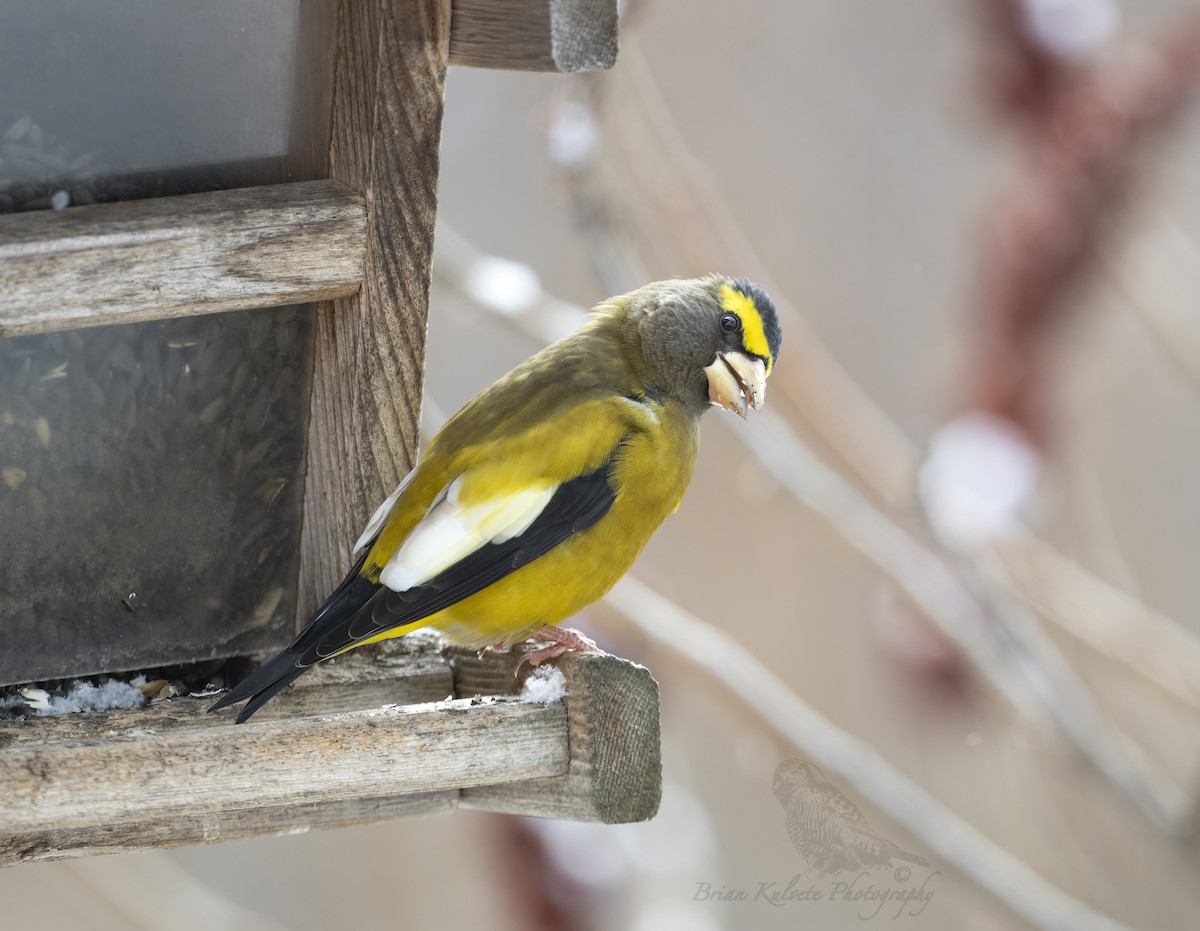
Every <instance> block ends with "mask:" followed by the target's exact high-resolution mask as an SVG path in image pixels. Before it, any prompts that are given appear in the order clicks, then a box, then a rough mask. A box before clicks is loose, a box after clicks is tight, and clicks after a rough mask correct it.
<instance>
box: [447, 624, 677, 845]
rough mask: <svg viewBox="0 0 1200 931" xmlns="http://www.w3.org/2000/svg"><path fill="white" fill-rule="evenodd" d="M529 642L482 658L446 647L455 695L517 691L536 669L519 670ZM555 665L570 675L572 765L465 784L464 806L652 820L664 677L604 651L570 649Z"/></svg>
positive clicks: (612, 820) (614, 820) (658, 787)
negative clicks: (494, 781)
mask: <svg viewBox="0 0 1200 931" xmlns="http://www.w3.org/2000/svg"><path fill="white" fill-rule="evenodd" d="M531 648H532V647H529V646H527V645H522V646H519V647H518V648H517V649H515V650H513V651H511V652H500V653H494V652H490V651H489V652H487V653H485V654H483V656H482V657H477V656H476V655H475V654H474V653H469V652H465V651H448V655H449V657H450V660H451V665H452V666H453V667H454V686H455V694H456V695H459V696H462V697H466V696H469V695H471V694H474V693H479V694H483V695H504V694H515V693H516V692H517V691H519V689H520V687H521V685H522V684H523V682H524V680H525V679H526V678H527V677H528V676H529V674H530V672H531V670H530V668H529V667H528V666H525V667H523V668H522V669H521V670H520V675H519V676H518V675H516V674H515V670H516V664H517V662H518V660H519V659H520V656H521V654H522V653H523V652H524V651H525V650H526V649H531ZM556 665H557V666H558V668H559V669H561V670H562V672H563V674H564V675H565V676H566V680H567V695H566V704H567V711H568V713H569V714H570V719H569V728H570V732H569V741H568V742H569V745H570V750H571V760H570V765H569V766H568V767H567V771H566V772H565V773H562V774H557V775H554V776H551V777H546V778H538V779H531V780H524V781H519V780H514V781H511V782H507V783H505V784H488V785H479V786H478V787H476V788H464V789H463V792H462V805H463V806H465V807H467V808H482V809H485V810H487V811H502V812H507V813H509V814H516V815H534V816H538V817H543V818H564V819H567V820H570V821H600V822H603V823H605V824H624V823H627V822H631V821H647V820H649V819H650V818H653V817H654V815H655V814H656V813H657V812H658V805H659V801H660V800H661V798H662V751H661V741H660V735H659V704H658V683H657V682H655V681H654V677H653V676H651V675H650V671H649V670H648V669H646V667H644V666H639V665H637V664H636V663H631V662H629V661H628V660H624V659H620V658H618V657H616V656H610V655H608V654H606V653H601V654H595V653H568V654H566V655H565V656H563V657H562V658H561V659H560V660H557V661H556Z"/></svg>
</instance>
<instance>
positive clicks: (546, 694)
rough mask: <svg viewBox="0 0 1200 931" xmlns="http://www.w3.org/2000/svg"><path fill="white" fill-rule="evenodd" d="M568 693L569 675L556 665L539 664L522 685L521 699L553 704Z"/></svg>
mask: <svg viewBox="0 0 1200 931" xmlns="http://www.w3.org/2000/svg"><path fill="white" fill-rule="evenodd" d="M566 694H567V677H566V676H564V675H563V674H562V670H560V669H559V668H558V667H556V666H549V665H547V666H538V667H537V668H536V669H534V670H533V672H531V673H530V674H529V678H527V679H526V680H525V684H524V685H523V686H522V687H521V701H524V702H530V703H538V704H542V705H552V704H554V703H555V702H556V701H558V700H559V699H561V698H563V697H564V696H565V695H566Z"/></svg>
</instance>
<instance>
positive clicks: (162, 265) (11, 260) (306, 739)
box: [0, 0, 660, 864]
mask: <svg viewBox="0 0 1200 931" xmlns="http://www.w3.org/2000/svg"><path fill="white" fill-rule="evenodd" d="M66 6H69V7H70V9H62V10H60V9H57V7H56V6H55V5H53V4H52V5H51V6H50V7H47V6H46V5H44V4H34V5H29V4H19V3H9V2H7V0H0V19H3V21H4V22H5V32H4V34H3V36H0V51H2V52H3V54H2V55H0V479H2V482H0V626H2V627H3V630H4V635H5V645H6V648H5V650H4V651H2V652H0V685H4V684H11V683H21V682H29V681H35V680H39V681H40V680H47V679H61V678H69V677H74V676H82V675H90V674H97V673H107V672H117V671H122V670H132V669H141V668H148V667H154V666H162V665H167V664H177V663H194V662H198V661H205V660H214V659H219V658H223V657H230V656H247V655H261V654H265V653H269V652H271V651H273V650H275V649H278V648H280V647H282V646H285V645H286V644H287V643H288V642H289V641H290V640H291V638H292V636H293V635H294V634H295V632H296V630H297V625H298V624H301V623H303V622H304V621H305V620H307V618H308V617H309V616H310V614H311V611H312V610H313V608H314V607H315V606H316V605H317V604H318V603H319V601H320V599H321V598H322V597H323V596H324V594H326V593H327V592H328V591H329V590H330V589H331V587H332V586H333V585H334V584H336V582H337V581H338V580H339V579H340V577H341V575H342V574H343V573H344V571H345V569H346V568H347V566H348V558H349V553H348V548H349V544H350V542H351V541H353V540H354V538H355V537H356V535H357V533H358V531H359V529H361V525H362V524H363V523H364V522H365V520H366V518H367V517H368V516H369V515H370V513H371V512H372V511H373V509H374V507H375V505H376V504H377V503H378V502H379V501H380V500H382V499H383V498H384V497H385V496H386V495H387V494H388V492H389V491H390V490H391V489H392V488H393V487H394V486H395V485H396V483H397V482H398V481H399V480H400V478H401V477H402V476H403V475H404V474H405V473H406V472H407V470H408V469H409V467H410V466H411V464H412V462H413V459H414V456H415V453H416V449H417V432H418V422H419V414H420V405H421V384H422V376H423V364H424V348H425V330H426V319H427V311H428V296H429V283H430V259H431V252H432V240H433V228H434V217H435V213H436V206H437V204H436V198H437V184H438V161H439V143H440V138H441V123H442V110H443V100H444V87H445V75H446V67H447V65H448V64H459V65H470V66H483V67H500V68H517V69H523V70H543V71H578V70H587V69H592V68H603V67H608V66H610V65H611V64H612V62H613V60H614V58H615V54H616V9H615V7H616V3H615V0H453V4H451V0H365V2H357V0H324V2H313V3H299V2H296V3H292V4H289V3H286V2H285V3H279V2H275V0H270V2H268V0H253V2H238V3H217V4H215V5H213V6H212V7H211V8H210V7H209V6H205V7H204V8H203V9H202V10H194V9H192V8H191V7H189V6H187V5H186V4H180V5H170V4H169V5H167V6H166V7H164V8H162V9H161V10H157V11H154V12H152V13H150V14H146V13H145V11H141V12H139V13H137V15H136V16H135V15H134V14H133V13H131V12H129V11H127V10H126V9H125V7H124V6H123V5H122V4H119V3H117V2H115V0H96V2H93V3H89V4H84V5H78V4H67V5H66ZM281 11H282V12H281ZM49 35H53V36H54V38H55V42H54V43H53V49H54V51H53V52H48V51H47V43H46V42H45V41H42V42H40V43H39V41H38V39H39V38H41V39H43V40H44V39H45V37H46V36H49ZM114 48H116V49H121V50H123V51H124V53H125V54H121V53H115V52H114ZM56 56H57V57H56ZM560 668H561V669H562V670H563V671H564V673H565V674H566V676H567V680H568V694H567V698H566V700H565V703H564V702H563V701H559V702H556V703H553V704H551V705H549V706H542V705H540V704H528V703H522V702H520V701H518V700H517V699H516V698H515V697H514V696H515V695H516V694H517V692H518V691H519V689H518V685H519V682H518V678H517V677H516V676H515V674H514V669H515V659H514V657H511V656H505V655H486V656H484V657H483V658H477V657H476V656H475V655H474V654H466V655H460V654H457V653H447V654H446V655H443V654H442V653H441V652H439V650H438V649H437V648H436V645H435V643H434V641H433V640H432V639H430V638H424V639H422V638H417V639H415V640H410V638H406V639H405V641H400V642H398V643H394V644H393V645H391V646H389V647H387V648H384V649H380V650H378V651H376V652H375V653H373V654H364V655H355V654H350V655H349V656H347V657H344V658H341V659H339V660H337V661H335V662H333V663H331V664H328V665H327V666H326V667H321V668H318V669H316V670H314V671H313V672H311V673H309V674H308V675H306V676H304V677H303V678H302V679H301V680H300V681H299V682H298V683H297V685H296V686H295V687H294V688H293V689H292V690H291V691H289V692H288V693H286V694H285V695H284V696H281V697H280V699H277V700H276V701H275V702H273V703H272V704H271V705H270V706H268V708H267V709H266V710H264V712H262V713H261V714H260V715H258V716H257V717H255V718H254V720H253V721H252V722H250V723H249V724H247V725H244V726H241V727H234V726H233V725H232V724H231V723H230V719H229V717H228V716H225V715H205V714H204V713H203V709H204V708H205V707H206V705H207V700H202V699H190V698H176V699H172V700H171V701H169V702H164V703H161V704H156V705H153V706H150V707H148V708H147V709H145V710H141V711H127V712H108V713H104V714H95V715H68V716H58V717H48V718H40V719H30V720H26V721H10V722H4V723H0V780H3V782H4V784H5V789H6V791H5V800H4V802H2V803H0V864H3V863H9V862H17V861H20V860H32V859H45V858H52V857H60V856H69V855H77V854H83V853H89V852H97V851H113V850H130V849H136V848H141V847H159V846H167V845H175V844H186V843H198V842H201V841H216V840H224V839H229V838H234V837H246V836H252V835H256V834H266V833H283V832H289V831H296V830H303V829H306V828H309V827H313V826H326V825H339V824H351V823H357V822H362V821H367V820H376V819H378V818H382V817H393V816H397V815H403V814H411V813H418V812H429V811H447V810H452V809H454V808H455V807H456V806H458V805H463V804H466V805H472V806H475V807H484V808H490V809H493V810H499V811H514V812H523V813H528V814H538V815H547V816H554V817H568V818H582V819H591V820H603V821H628V820H637V819H644V818H647V817H650V816H652V815H653V813H654V811H655V810H656V808H657V801H658V792H659V778H660V777H659V751H658V715H657V707H658V706H657V687H656V685H655V684H654V681H653V679H651V677H650V676H649V674H648V673H647V672H646V671H645V670H644V669H641V668H639V667H635V666H633V665H632V664H629V663H626V662H624V661H622V660H617V659H615V658H612V657H596V656H568V657H565V658H564V659H563V661H562V662H561V663H560ZM480 696H482V697H480ZM413 703H420V704H413ZM318 763H319V765H318Z"/></svg>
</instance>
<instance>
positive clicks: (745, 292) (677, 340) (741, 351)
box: [613, 275, 783, 417]
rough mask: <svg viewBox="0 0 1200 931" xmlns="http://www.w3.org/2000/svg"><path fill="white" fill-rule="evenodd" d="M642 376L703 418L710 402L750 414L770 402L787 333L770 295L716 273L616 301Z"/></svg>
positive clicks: (661, 284) (662, 283)
mask: <svg viewBox="0 0 1200 931" xmlns="http://www.w3.org/2000/svg"><path fill="white" fill-rule="evenodd" d="M613 307H614V308H616V307H620V308H621V311H623V312H624V314H625V320H624V327H623V335H624V339H625V342H626V346H627V349H628V351H629V354H630V357H631V358H632V359H633V360H634V364H635V366H636V367H638V368H639V369H640V371H639V375H641V376H642V378H643V379H644V380H645V381H646V382H647V384H648V385H651V386H652V387H654V388H656V389H658V390H661V391H663V392H666V393H667V394H669V395H671V396H672V397H674V398H675V399H677V400H679V401H681V402H683V403H684V404H685V405H686V406H687V407H688V408H690V409H691V410H693V411H694V412H695V413H696V414H700V413H703V412H704V411H705V410H706V409H707V408H708V407H709V405H710V404H715V405H718V406H719V407H723V408H725V409H726V410H729V411H733V412H734V413H736V414H738V415H739V416H741V417H745V416H746V411H747V409H748V408H753V409H755V410H757V409H758V408H760V407H761V406H762V404H763V401H764V400H765V397H766V380H767V376H768V375H769V374H770V373H771V370H772V369H773V368H774V366H775V362H776V361H777V360H778V358H779V345H780V341H781V339H782V336H783V334H782V331H781V330H780V327H779V316H778V314H777V313H776V311H775V305H774V303H772V301H771V298H770V297H768V296H767V292H766V291H764V290H763V289H762V288H760V287H759V286H758V285H756V284H754V283H753V282H751V281H747V280H746V279H745V278H726V277H725V276H723V275H710V276H709V277H707V278H686V279H683V278H681V279H672V280H669V281H658V282H655V283H654V284H650V285H646V286H645V287H644V288H640V289H639V290H637V291H634V292H632V293H631V294H628V295H626V296H625V297H624V298H620V299H618V300H617V301H615V302H613Z"/></svg>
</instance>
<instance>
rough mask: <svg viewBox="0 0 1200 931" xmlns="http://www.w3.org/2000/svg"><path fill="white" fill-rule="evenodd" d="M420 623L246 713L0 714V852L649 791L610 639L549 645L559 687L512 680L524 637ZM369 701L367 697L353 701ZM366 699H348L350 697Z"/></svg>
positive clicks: (651, 807)
mask: <svg viewBox="0 0 1200 931" xmlns="http://www.w3.org/2000/svg"><path fill="white" fill-rule="evenodd" d="M438 647H439V641H438V639H437V638H436V637H435V636H432V635H417V636H410V637H407V638H403V639H401V640H397V641H390V642H387V643H384V644H380V645H379V646H378V647H376V648H372V649H364V650H357V651H354V652H353V653H350V654H347V655H346V656H344V657H339V658H338V659H337V660H335V661H333V662H330V663H323V664H321V665H319V666H317V667H315V668H314V669H313V670H311V671H310V672H308V673H306V674H305V675H304V676H302V677H300V679H299V680H297V682H296V683H295V685H293V686H291V687H290V688H289V689H287V690H285V691H284V692H283V693H281V694H280V695H279V696H278V697H277V698H276V699H275V700H274V701H272V702H271V703H270V704H269V705H268V706H267V707H266V708H264V709H263V710H262V711H261V712H260V713H259V714H258V715H256V716H255V717H254V718H252V719H251V721H250V722H249V723H247V724H244V725H235V724H233V723H232V719H233V717H234V715H235V714H236V713H237V712H236V709H228V710H225V711H222V712H219V713H216V714H207V713H206V709H207V707H208V705H209V704H210V703H211V702H212V700H213V699H212V698H211V697H209V698H202V699H201V698H176V699H172V700H170V701H166V702H160V703H157V704H154V705H151V706H150V707H148V708H146V709H143V710H139V711H113V712H109V713H106V714H74V715H60V716H56V717H50V718H38V719H32V720H29V721H8V722H0V784H3V785H4V793H3V795H2V796H0V866H3V865H7V864H10V863H15V862H22V861H27V860H44V859H54V858H58V857H64V856H81V855H84V854H88V853H109V852H115V851H128V850H140V849H151V848H161V847H171V846H179V845H183V844H192V843H209V842H214V841H224V840H232V839H235V838H242V837H254V836H259V835H264V834H285V833H294V832H297V831H307V830H311V829H313V828H321V827H336V826H341V825H347V824H360V823H365V822H368V821H375V820H380V819H384V818H395V817H405V816H411V815H417V814H431V813H437V812H449V811H453V810H455V808H457V807H458V805H459V803H460V798H461V803H462V804H464V805H468V806H470V807H472V808H482V809H489V810H494V811H503V812H513V813H520V814H529V815H540V816H545V817H555V818H571V819H576V820H585V821H603V822H608V823H619V822H626V821H636V820H644V819H646V818H650V817H652V816H653V815H654V813H655V811H656V810H657V808H658V800H659V794H660V783H661V757H660V750H659V726H658V686H657V684H656V683H655V682H654V679H653V678H652V677H651V676H650V674H649V672H647V670H645V669H644V668H643V667H641V666H636V665H634V664H633V663H630V662H628V661H626V660H622V659H618V658H616V657H613V656H605V655H591V654H569V655H567V656H565V657H563V658H562V659H560V660H558V661H557V665H558V666H559V668H560V669H561V670H562V671H563V673H564V675H565V676H566V680H567V696H566V700H565V703H564V702H562V701H559V702H556V703H553V704H551V705H549V706H543V705H540V704H524V703H521V702H518V701H517V700H516V699H515V696H516V695H517V694H518V693H519V692H520V688H521V685H522V683H523V681H524V679H525V677H526V676H528V675H529V673H530V672H531V670H530V669H529V667H528V666H526V667H524V668H523V669H522V670H521V674H520V675H519V676H518V675H515V674H514V670H515V668H516V663H517V660H518V658H519V655H520V652H521V651H522V650H524V649H526V648H525V647H522V648H519V650H518V652H516V653H513V654H507V653H492V652H488V653H485V654H484V655H483V656H482V657H479V656H476V655H475V654H474V653H471V652H465V651H461V650H451V651H449V653H450V658H451V660H452V666H453V680H454V688H455V689H456V691H455V692H454V694H455V696H456V697H455V698H454V699H451V700H445V701H432V702H426V703H425V704H420V705H408V706H400V705H397V704H393V703H396V702H404V701H420V700H422V699H427V698H429V697H436V698H441V697H442V696H444V695H447V694H448V693H449V689H450V688H451V663H447V661H446V660H445V659H443V658H442V656H441V654H440V653H439V652H438ZM364 703H365V704H364ZM364 707H366V708H367V709H369V710H347V709H350V708H354V709H362V708H364Z"/></svg>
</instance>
